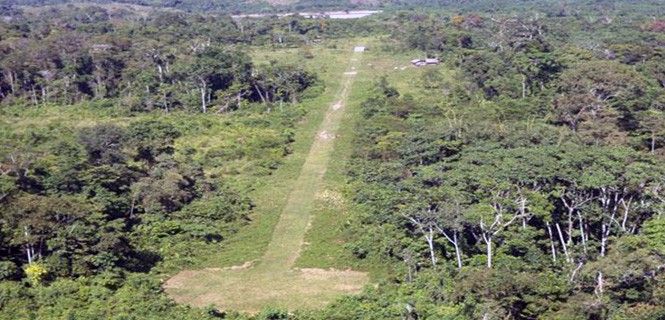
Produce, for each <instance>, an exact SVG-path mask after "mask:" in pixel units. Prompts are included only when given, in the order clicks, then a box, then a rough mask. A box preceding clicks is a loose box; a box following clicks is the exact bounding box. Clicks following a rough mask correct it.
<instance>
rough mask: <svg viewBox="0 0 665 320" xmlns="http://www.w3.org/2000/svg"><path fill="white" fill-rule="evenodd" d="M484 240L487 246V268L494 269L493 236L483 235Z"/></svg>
mask: <svg viewBox="0 0 665 320" xmlns="http://www.w3.org/2000/svg"><path fill="white" fill-rule="evenodd" d="M483 240H484V241H485V244H486V245H487V268H488V269H492V236H491V235H487V234H485V233H483Z"/></svg>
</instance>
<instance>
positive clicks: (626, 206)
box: [621, 196, 633, 232]
mask: <svg viewBox="0 0 665 320" xmlns="http://www.w3.org/2000/svg"><path fill="white" fill-rule="evenodd" d="M632 203H633V197H632V196H630V197H629V198H628V201H625V200H624V199H621V205H622V206H623V219H622V221H621V229H622V230H623V231H624V232H626V231H627V230H628V229H627V228H626V224H627V223H628V213H629V211H630V206H631V205H632Z"/></svg>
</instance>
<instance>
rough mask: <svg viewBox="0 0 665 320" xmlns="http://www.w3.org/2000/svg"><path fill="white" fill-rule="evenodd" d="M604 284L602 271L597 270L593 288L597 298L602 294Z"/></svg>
mask: <svg viewBox="0 0 665 320" xmlns="http://www.w3.org/2000/svg"><path fill="white" fill-rule="evenodd" d="M604 286H605V282H604V281H603V273H602V272H601V271H598V277H597V278H596V289H595V290H594V293H595V294H596V296H597V297H598V298H600V297H602V296H603V291H604Z"/></svg>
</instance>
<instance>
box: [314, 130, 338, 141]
mask: <svg viewBox="0 0 665 320" xmlns="http://www.w3.org/2000/svg"><path fill="white" fill-rule="evenodd" d="M317 137H318V139H319V140H323V141H329V140H333V139H335V134H333V133H330V132H328V131H321V132H319V134H318V136H317Z"/></svg>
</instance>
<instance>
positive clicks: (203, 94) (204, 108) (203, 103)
mask: <svg viewBox="0 0 665 320" xmlns="http://www.w3.org/2000/svg"><path fill="white" fill-rule="evenodd" d="M200 90H201V111H203V113H206V112H207V111H208V106H207V104H206V85H205V83H201V88H200Z"/></svg>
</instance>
